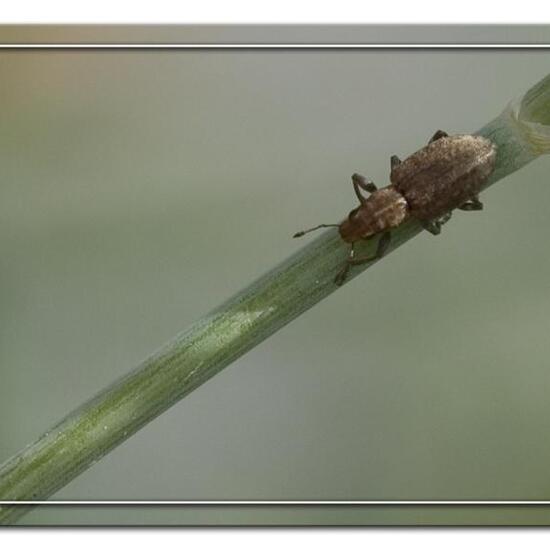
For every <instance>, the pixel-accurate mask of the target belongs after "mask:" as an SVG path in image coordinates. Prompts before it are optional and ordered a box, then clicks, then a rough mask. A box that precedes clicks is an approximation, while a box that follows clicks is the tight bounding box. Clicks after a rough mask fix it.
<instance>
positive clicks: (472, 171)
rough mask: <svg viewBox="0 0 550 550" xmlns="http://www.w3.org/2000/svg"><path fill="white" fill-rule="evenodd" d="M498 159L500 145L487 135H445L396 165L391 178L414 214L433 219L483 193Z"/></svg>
mask: <svg viewBox="0 0 550 550" xmlns="http://www.w3.org/2000/svg"><path fill="white" fill-rule="evenodd" d="M495 160H496V148H495V146H494V145H493V144H492V143H491V142H490V141H489V140H488V139H486V138H483V137H480V136H471V135H458V136H449V137H443V138H440V139H438V140H437V141H434V142H433V143H430V144H429V145H427V146H426V147H424V148H422V149H420V150H419V151H417V152H416V153H414V154H413V155H411V156H410V157H408V158H407V159H405V160H404V161H403V162H402V163H401V164H399V165H397V166H396V167H394V168H393V170H392V172H391V175H390V179H391V182H392V183H393V184H394V185H395V187H396V189H397V190H398V191H399V192H400V193H402V194H403V196H404V197H405V199H406V201H407V203H408V205H409V211H410V213H411V214H412V215H413V216H414V217H416V218H418V219H421V220H433V219H435V218H438V217H440V216H442V215H443V214H445V213H446V212H448V211H449V210H452V209H453V208H456V207H458V206H460V205H461V204H463V203H464V202H465V201H466V200H468V199H470V198H472V197H473V196H474V195H476V194H477V193H479V191H480V190H481V187H482V185H483V183H484V182H485V181H486V180H487V178H488V177H489V175H490V174H491V172H492V171H493V169H494V165H495Z"/></svg>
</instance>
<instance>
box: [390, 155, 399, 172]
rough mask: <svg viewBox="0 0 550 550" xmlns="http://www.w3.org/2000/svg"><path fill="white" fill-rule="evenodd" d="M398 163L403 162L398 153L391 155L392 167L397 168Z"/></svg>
mask: <svg viewBox="0 0 550 550" xmlns="http://www.w3.org/2000/svg"><path fill="white" fill-rule="evenodd" d="M398 164H401V159H400V158H399V157H398V156H397V155H392V156H391V157H390V168H392V169H393V168H395V167H396V166H397V165H398Z"/></svg>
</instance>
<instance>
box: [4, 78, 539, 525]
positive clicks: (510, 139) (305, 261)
mask: <svg viewBox="0 0 550 550" xmlns="http://www.w3.org/2000/svg"><path fill="white" fill-rule="evenodd" d="M549 120H550V76H549V77H547V78H545V79H544V80H542V81H541V82H540V83H538V84H537V85H536V86H534V87H533V88H532V89H531V90H529V92H527V94H526V95H525V96H524V98H523V101H520V102H518V103H517V105H516V106H511V107H509V108H507V109H506V110H505V111H504V112H503V113H502V114H501V115H500V116H499V117H497V118H496V119H494V120H493V121H492V122H490V123H489V124H487V125H486V126H484V127H483V128H482V129H481V130H479V132H477V133H478V134H480V135H483V136H485V137H487V138H489V139H491V140H492V141H493V142H494V143H495V144H496V145H497V151H498V153H497V165H496V169H495V171H494V173H493V175H492V176H491V179H490V181H489V182H488V185H490V184H493V183H495V182H496V181H498V180H499V179H501V178H503V177H505V176H506V175H508V174H510V173H512V172H514V171H515V170H518V169H519V168H521V167H522V166H524V165H525V164H527V163H528V162H530V161H532V160H534V159H535V158H536V157H537V156H538V155H539V154H541V153H543V152H547V150H548V144H549V143H550V137H548V136H547V135H546V132H547V131H548V126H544V124H545V123H546V122H547V121H549ZM420 231H421V228H420V227H419V225H418V224H417V223H416V222H414V221H410V222H408V223H406V224H404V225H402V226H401V227H399V228H397V229H396V230H395V231H394V232H393V234H392V241H391V246H390V249H389V250H388V253H389V252H391V251H393V250H395V249H396V248H398V247H399V246H401V245H402V244H403V243H405V242H406V241H408V240H409V239H410V238H412V237H414V236H415V235H417V234H418V233H419V232H420ZM375 244H376V243H368V242H367V243H365V244H364V245H361V246H358V252H359V254H361V255H362V254H370V253H372V252H373V251H374V250H373V248H374V246H375ZM347 254H348V246H347V245H346V244H345V243H343V242H342V240H341V239H340V237H339V235H338V232H337V230H336V229H330V230H328V231H326V232H324V233H322V234H321V235H320V236H319V237H318V238H316V239H314V240H312V241H310V242H309V243H308V244H307V245H306V246H305V247H303V248H302V249H301V250H299V251H298V252H296V253H295V254H294V255H293V256H291V257H290V258H289V259H288V260H286V261H285V262H283V263H282V264H281V265H279V266H278V267H275V268H274V269H272V270H271V271H269V272H268V273H266V274H265V275H264V276H262V277H261V278H260V279H258V280H257V281H256V282H254V283H252V284H251V285H250V286H248V287H247V288H245V289H244V290H243V291H241V292H240V293H238V294H237V295H236V296H234V297H233V298H231V299H230V300H229V301H227V302H226V303H225V304H223V305H221V306H220V307H219V308H217V309H216V310H215V311H213V312H212V313H210V314H209V315H207V316H205V317H204V318H203V319H200V320H199V321H198V322H196V323H195V324H193V325H192V326H191V327H190V328H189V329H188V330H186V331H185V332H183V333H182V334H180V335H179V336H177V337H176V338H175V339H174V340H173V341H172V342H171V343H169V344H168V345H166V346H165V347H164V348H162V349H161V350H160V351H158V352H157V353H155V354H154V355H152V356H151V357H150V358H149V359H147V360H145V361H144V362H143V363H142V364H141V365H140V366H139V367H138V368H137V369H136V370H134V371H132V372H130V373H129V374H127V375H126V376H124V377H123V378H121V379H120V380H118V381H116V382H114V383H113V384H112V385H111V386H109V387H108V388H106V389H105V390H104V391H102V392H101V393H99V394H98V395H97V396H96V397H94V398H93V399H91V400H90V401H88V402H87V403H85V404H83V405H82V406H81V407H79V408H78V409H77V410H75V411H74V412H72V413H70V414H69V415H68V416H67V417H66V418H65V419H63V420H62V421H61V422H60V423H59V424H57V425H56V426H54V427H53V428H52V429H51V430H49V431H48V432H46V433H45V434H44V435H43V436H42V437H40V438H39V439H38V440H37V441H36V442H35V443H33V444H31V445H30V446H29V447H27V448H26V449H24V450H23V451H21V452H19V453H18V454H17V455H15V456H14V457H13V458H11V459H9V460H8V461H7V462H5V463H4V464H3V465H2V466H1V467H0V500H1V501H3V502H2V506H0V522H1V523H6V524H9V523H13V522H14V521H16V519H17V518H18V517H20V516H21V515H23V514H24V513H25V512H27V511H28V510H29V509H30V505H27V504H29V501H36V500H44V499H47V498H48V497H49V496H50V495H52V494H53V493H55V492H56V491H57V490H59V489H60V488H61V487H63V486H64V485H66V484H67V483H69V482H70V481H71V480H72V479H74V478H75V477H76V476H78V474H80V473H81V472H83V471H84V470H86V469H87V468H89V467H90V466H91V465H93V464H94V463H95V462H96V461H97V460H99V459H100V458H101V457H103V456H104V455H105V454H106V453H108V452H109V451H111V450H112V449H114V448H115V447H116V446H117V445H119V444H120V443H122V442H123V441H124V440H125V439H127V438H128V437H130V436H131V435H132V434H133V433H135V432H136V431H137V430H139V429H140V428H141V427H143V426H144V425H145V424H147V423H148V422H150V421H151V420H153V419H154V418H155V417H156V416H158V415H159V414H160V413H162V412H163V411H164V410H166V409H167V408H169V407H170V406H172V405H173V404H174V403H176V402H178V401H179V400H180V399H181V398H182V397H184V396H185V395H187V394H188V393H189V392H191V391H193V390H194V389H195V388H197V387H198V386H200V385H201V384H203V383H204V382H206V380H208V379H209V378H210V377H212V376H214V375H215V374H216V373H218V372H219V371H220V370H221V369H223V368H224V367H226V366H227V365H229V364H230V363H231V362H233V361H234V360H235V359H237V358H238V357H240V356H241V355H243V354H244V353H246V352H247V351H248V350H250V349H251V348H253V347H254V346H256V345H257V344H258V343H260V342H261V341H262V340H264V339H266V338H267V337H268V336H270V335H271V334H273V333H274V332H275V331H277V330H278V329H279V328H281V327H283V326H284V325H286V324H287V323H289V322H290V321H292V319H294V318H295V317H297V316H298V315H300V314H301V313H302V312H304V311H306V310H307V309H309V308H310V307H312V306H313V305H314V304H316V303H317V302H319V301H320V300H322V299H323V298H325V297H326V296H328V295H329V294H331V293H332V292H334V291H335V290H337V288H338V287H337V286H336V285H335V284H334V282H333V280H334V276H335V275H336V273H337V272H338V271H339V270H340V269H341V267H342V265H343V262H344V261H345V258H346V257H347ZM373 263H374V262H373ZM373 263H369V264H367V265H364V266H358V267H354V268H353V269H352V270H351V272H350V277H349V278H350V279H351V278H353V277H355V276H357V275H358V274H359V273H361V272H362V271H364V270H365V269H368V268H369V267H371V266H372V265H373ZM15 501H17V502H18V504H15ZM23 503H27V504H23Z"/></svg>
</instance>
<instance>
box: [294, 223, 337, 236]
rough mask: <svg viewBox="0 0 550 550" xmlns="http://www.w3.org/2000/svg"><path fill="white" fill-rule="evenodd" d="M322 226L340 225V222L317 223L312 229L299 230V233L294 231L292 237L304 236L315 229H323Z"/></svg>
mask: <svg viewBox="0 0 550 550" xmlns="http://www.w3.org/2000/svg"><path fill="white" fill-rule="evenodd" d="M322 227H340V224H338V223H322V224H321V225H316V226H315V227H312V228H311V229H305V230H304V231H298V233H294V235H292V237H293V238H294V239H295V238H296V237H303V236H304V235H305V234H306V233H309V232H311V231H315V230H316V229H321V228H322Z"/></svg>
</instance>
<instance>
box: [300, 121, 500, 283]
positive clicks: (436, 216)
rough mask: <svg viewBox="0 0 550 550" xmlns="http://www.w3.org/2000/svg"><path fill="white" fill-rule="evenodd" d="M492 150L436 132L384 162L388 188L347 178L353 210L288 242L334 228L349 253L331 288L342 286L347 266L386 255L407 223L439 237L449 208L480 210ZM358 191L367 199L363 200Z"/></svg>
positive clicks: (481, 142)
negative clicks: (369, 251)
mask: <svg viewBox="0 0 550 550" xmlns="http://www.w3.org/2000/svg"><path fill="white" fill-rule="evenodd" d="M495 161H496V147H495V145H494V144H493V143H492V142H491V141H489V140H488V139H486V138H484V137H481V136H473V135H469V134H464V135H455V136H449V135H448V134H447V133H445V132H443V131H441V130H438V131H437V132H436V133H435V134H434V135H433V136H432V138H431V139H430V141H429V142H428V145H426V146H425V147H423V148H422V149H420V150H419V151H417V152H416V153H413V154H412V155H411V156H410V157H408V158H406V159H405V160H404V161H401V160H400V159H399V158H398V157H397V156H396V155H393V156H392V157H391V159H390V165H391V172H390V182H391V183H390V184H389V185H387V186H386V187H383V188H382V189H378V188H377V187H376V185H375V184H374V183H373V182H372V181H368V180H367V179H366V178H364V177H363V176H361V175H359V174H353V176H352V177H351V181H352V184H353V189H354V191H355V194H356V195H357V198H358V199H359V206H358V207H357V208H354V209H353V210H352V211H351V212H350V213H349V215H348V217H347V218H346V219H345V220H344V221H343V222H341V223H338V224H321V225H317V226H316V227H312V228H311V229H307V230H305V231H300V232H298V233H296V234H295V235H294V237H301V236H302V235H305V234H306V233H309V232H310V231H314V230H316V229H320V228H321V227H338V230H339V233H340V236H341V237H342V239H343V240H344V241H345V242H346V243H349V244H350V251H349V255H348V258H347V260H346V263H345V264H344V267H343V268H342V270H341V271H340V272H339V273H338V274H337V275H336V278H335V279H334V282H335V283H336V284H337V285H339V286H340V285H342V284H343V283H344V281H345V280H346V277H347V276H348V273H349V270H350V268H351V266H353V265H361V264H363V263H366V262H371V261H374V260H378V259H380V258H381V257H382V256H383V255H384V253H385V252H386V251H387V250H388V247H389V244H390V240H391V230H392V229H394V228H395V227H397V226H399V225H401V224H402V223H403V222H405V221H406V220H407V219H409V218H411V217H412V218H415V219H417V220H418V221H419V222H420V224H421V225H422V227H423V228H424V229H426V230H427V231H429V232H430V233H432V234H433V235H439V233H440V232H441V226H442V225H443V224H444V223H446V222H447V221H448V220H449V218H450V217H451V211H452V210H454V209H455V208H459V209H461V210H470V211H474V210H482V209H483V204H482V203H481V202H480V200H479V197H478V194H479V192H480V191H481V188H482V187H483V184H484V183H485V182H486V181H487V179H488V178H489V176H490V175H491V173H492V171H493V170H494V167H495ZM362 191H365V192H367V193H369V196H368V197H367V196H365V195H364V194H363V193H362ZM376 235H380V237H379V239H378V243H377V246H376V252H375V253H374V254H373V255H370V256H363V257H356V256H355V250H354V245H355V243H356V242H358V241H362V240H369V239H371V238H373V237H374V236H376Z"/></svg>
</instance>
